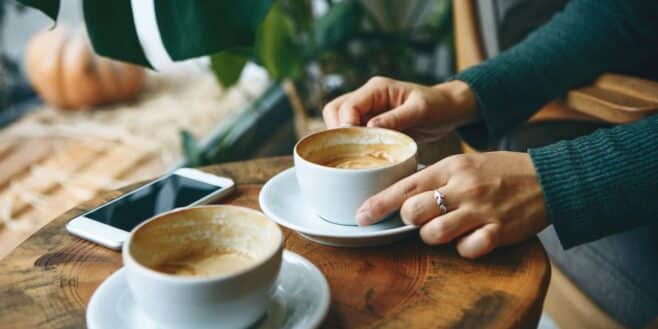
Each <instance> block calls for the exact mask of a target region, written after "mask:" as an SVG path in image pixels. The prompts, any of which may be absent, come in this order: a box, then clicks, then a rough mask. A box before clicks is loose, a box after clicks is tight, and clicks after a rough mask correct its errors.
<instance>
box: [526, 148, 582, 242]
mask: <svg viewBox="0 0 658 329" xmlns="http://www.w3.org/2000/svg"><path fill="white" fill-rule="evenodd" d="M528 152H529V153H530V157H531V158H532V162H533V164H534V166H535V169H536V171H537V176H538V179H539V183H540V184H541V187H542V191H543V192H544V202H545V204H546V208H547V211H548V217H549V220H550V221H551V224H553V226H554V228H555V231H556V232H557V235H558V237H559V238H560V242H561V243H562V247H563V248H565V249H567V248H570V247H573V246H574V245H576V244H577V241H578V236H579V235H580V234H581V233H582V232H581V231H582V230H583V229H584V226H586V225H587V222H588V221H587V220H586V219H585V218H579V214H584V213H587V211H585V210H586V205H585V202H584V201H583V198H582V197H581V196H582V193H583V191H582V186H581V185H580V182H579V179H578V175H577V174H576V172H575V171H574V170H573V168H574V167H573V166H574V164H573V163H572V161H571V156H570V154H569V153H570V151H569V147H568V144H567V142H559V143H557V144H553V145H550V146H547V147H542V148H537V149H530V150H529V151H528Z"/></svg>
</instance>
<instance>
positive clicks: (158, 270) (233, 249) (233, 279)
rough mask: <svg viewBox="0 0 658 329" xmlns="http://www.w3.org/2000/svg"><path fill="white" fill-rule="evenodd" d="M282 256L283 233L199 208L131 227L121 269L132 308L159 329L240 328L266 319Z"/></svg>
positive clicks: (229, 211)
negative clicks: (131, 298) (262, 318)
mask: <svg viewBox="0 0 658 329" xmlns="http://www.w3.org/2000/svg"><path fill="white" fill-rule="evenodd" d="M282 250H283V234H282V233H281V230H280V229H279V227H278V226H277V225H276V224H275V223H274V222H273V221H271V220H269V219H268V218H266V217H265V215H263V214H262V213H260V212H258V211H255V210H252V209H248V208H243V207H236V206H228V205H220V206H202V207H192V208H184V209H177V210H173V211H171V212H168V213H164V214H161V215H159V216H156V217H154V218H152V219H150V220H148V221H146V222H144V223H143V224H141V225H139V226H138V227H136V228H135V229H134V230H133V231H132V233H131V234H130V237H129V239H128V241H126V242H125V244H124V246H123V263H124V266H125V268H126V277H127V280H128V285H129V287H130V291H131V292H132V295H133V297H134V299H135V301H136V303H137V305H138V306H139V307H140V309H141V310H142V311H143V313H144V315H146V316H147V317H149V318H150V319H151V320H153V321H154V322H155V323H157V325H158V326H159V327H163V328H194V329H196V328H204V329H205V328H245V327H247V326H249V325H250V324H253V323H254V322H256V321H258V319H259V318H261V317H262V316H263V315H264V314H265V311H266V309H267V307H268V305H269V303H270V299H271V298H272V296H273V295H274V292H275V289H276V285H275V284H276V279H277V276H278V273H279V269H280V266H281V255H282ZM214 252H217V254H214ZM199 255H201V256H199ZM203 255H210V256H208V257H215V258H203V257H205V256H203ZM243 256H245V257H246V256H249V257H248V258H244V259H243V258H242V257H243ZM194 257H196V258H194ZM217 257H233V258H217ZM200 259H203V260H200ZM235 259H239V260H241V261H240V262H235V261H234V260H235ZM246 259H249V262H242V260H246ZM222 260H224V261H222ZM228 260H231V261H228ZM172 264H175V265H172ZM180 264H184V265H180ZM190 264H192V265H194V266H192V265H190ZM235 264H241V265H240V266H236V265H235ZM172 266H173V267H172ZM163 268H164V269H167V272H172V271H178V272H185V273H187V274H186V275H181V274H171V273H165V272H163V270H162V269H163ZM186 271H187V272H186ZM190 273H195V274H199V276H190V275H189V274H190Z"/></svg>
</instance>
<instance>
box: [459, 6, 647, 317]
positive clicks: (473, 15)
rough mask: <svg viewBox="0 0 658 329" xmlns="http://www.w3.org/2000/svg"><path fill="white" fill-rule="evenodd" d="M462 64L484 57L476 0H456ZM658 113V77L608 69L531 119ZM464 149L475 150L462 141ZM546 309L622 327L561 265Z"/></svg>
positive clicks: (617, 119)
mask: <svg viewBox="0 0 658 329" xmlns="http://www.w3.org/2000/svg"><path fill="white" fill-rule="evenodd" d="M453 19H454V22H453V23H454V32H455V52H456V61H457V69H458V70H459V71H461V70H464V69H466V68H468V67H470V66H473V65H476V64H478V63H480V62H482V61H484V60H485V59H486V58H485V55H484V54H485V52H484V48H483V42H482V38H481V36H480V30H479V25H478V24H479V23H478V20H477V12H476V7H475V4H474V1H473V0H453ZM654 113H658V83H656V82H653V81H648V80H644V79H640V78H635V77H630V76H624V75H619V74H611V73H608V74H603V75H602V76H601V77H599V78H598V79H597V80H596V81H595V82H594V84H593V85H591V86H587V87H583V88H579V89H576V90H572V91H569V92H568V93H567V95H566V97H565V99H564V100H555V101H553V102H551V103H549V104H548V105H546V106H545V107H543V108H542V109H541V110H540V111H539V112H537V114H535V115H534V116H533V117H532V118H530V120H529V122H540V121H556V120H557V121H559V120H569V121H603V122H607V123H612V124H624V123H629V122H633V121H636V120H640V119H642V118H645V117H647V116H649V115H651V114H654ZM462 146H463V148H464V151H465V152H476V150H474V149H472V148H471V147H469V146H468V145H466V144H465V143H462ZM552 273H553V274H552V276H551V278H552V279H551V283H550V286H549V289H548V293H547V296H546V300H545V303H544V308H545V311H546V312H547V313H548V314H549V315H550V316H551V318H552V319H553V320H554V321H555V322H556V323H557V324H558V325H559V326H560V328H623V326H622V325H621V324H619V323H618V322H617V321H615V320H614V319H612V318H611V317H610V316H609V315H608V314H606V313H605V312H604V311H602V310H601V309H600V308H599V307H598V306H597V305H596V304H594V303H593V302H592V301H591V300H590V299H589V298H588V297H587V296H586V295H585V294H583V293H582V292H581V291H580V290H579V289H578V288H577V286H576V285H575V284H574V283H573V282H571V281H570V280H569V278H568V277H567V276H566V275H564V274H563V273H562V272H561V271H560V270H559V268H558V267H557V266H554V265H553V266H552ZM657 321H658V319H657Z"/></svg>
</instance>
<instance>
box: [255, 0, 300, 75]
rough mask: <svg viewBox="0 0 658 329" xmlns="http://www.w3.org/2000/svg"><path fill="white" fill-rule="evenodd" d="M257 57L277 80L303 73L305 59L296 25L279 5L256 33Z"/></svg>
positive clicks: (272, 10) (275, 6)
mask: <svg viewBox="0 0 658 329" xmlns="http://www.w3.org/2000/svg"><path fill="white" fill-rule="evenodd" d="M256 55H257V57H258V60H259V61H260V63H261V64H262V65H263V66H265V69H267V72H268V73H269V74H270V75H271V76H272V77H273V78H275V79H283V78H289V77H291V78H296V77H298V76H299V74H300V73H301V67H302V64H303V58H302V55H301V49H300V47H299V43H298V40H297V36H296V34H295V29H294V25H293V23H292V21H291V19H290V17H288V16H287V15H286V13H285V12H284V11H283V10H282V9H281V6H280V5H278V4H277V5H274V6H273V7H272V9H271V10H270V12H269V13H268V14H267V16H266V17H265V20H264V21H263V24H261V26H260V28H259V30H258V32H257V33H256Z"/></svg>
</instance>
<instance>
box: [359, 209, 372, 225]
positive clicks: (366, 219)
mask: <svg viewBox="0 0 658 329" xmlns="http://www.w3.org/2000/svg"><path fill="white" fill-rule="evenodd" d="M356 223H357V224H359V226H366V225H369V224H370V214H369V213H368V211H367V210H359V211H358V212H357V213H356Z"/></svg>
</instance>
